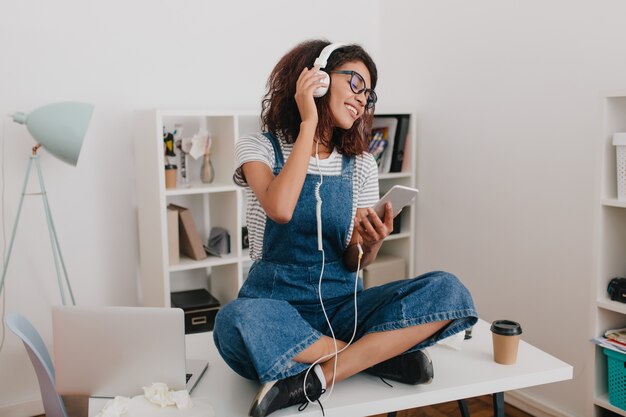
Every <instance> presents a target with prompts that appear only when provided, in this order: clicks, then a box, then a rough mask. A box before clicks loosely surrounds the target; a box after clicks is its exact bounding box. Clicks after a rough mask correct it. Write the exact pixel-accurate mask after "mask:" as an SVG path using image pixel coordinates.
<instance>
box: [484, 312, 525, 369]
mask: <svg viewBox="0 0 626 417" xmlns="http://www.w3.org/2000/svg"><path fill="white" fill-rule="evenodd" d="M521 334H522V326H520V324H519V323H517V322H514V321H511V320H496V321H494V322H493V323H491V335H492V337H493V360H494V361H496V363H499V364H502V365H513V364H514V363H515V362H516V361H517V348H518V346H519V339H520V335H521Z"/></svg>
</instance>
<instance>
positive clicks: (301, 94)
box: [294, 66, 328, 125]
mask: <svg viewBox="0 0 626 417" xmlns="http://www.w3.org/2000/svg"><path fill="white" fill-rule="evenodd" d="M318 72H319V67H318V66H314V67H313V68H311V69H308V68H304V69H303V70H302V72H301V73H300V76H299V77H298V81H296V94H295V96H294V98H295V99H296V104H297V106H298V110H299V111H300V118H301V119H302V122H309V123H312V124H315V125H317V121H318V118H317V106H316V105H315V99H314V97H313V92H314V91H315V90H316V89H317V88H319V87H328V85H327V84H326V83H323V82H322V80H323V79H324V78H325V77H326V76H325V75H324V74H319V73H318Z"/></svg>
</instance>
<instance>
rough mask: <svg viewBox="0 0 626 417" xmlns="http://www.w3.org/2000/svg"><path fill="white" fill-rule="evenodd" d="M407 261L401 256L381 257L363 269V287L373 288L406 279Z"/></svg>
mask: <svg viewBox="0 0 626 417" xmlns="http://www.w3.org/2000/svg"><path fill="white" fill-rule="evenodd" d="M406 278H408V277H407V276H406V261H405V259H404V258H401V257H399V256H391V255H381V254H379V255H378V256H377V257H376V260H375V261H374V262H372V263H371V264H369V265H368V266H366V267H365V268H364V269H363V287H364V288H371V287H376V286H378V285H382V284H386V283H388V282H391V281H398V280H400V279H406Z"/></svg>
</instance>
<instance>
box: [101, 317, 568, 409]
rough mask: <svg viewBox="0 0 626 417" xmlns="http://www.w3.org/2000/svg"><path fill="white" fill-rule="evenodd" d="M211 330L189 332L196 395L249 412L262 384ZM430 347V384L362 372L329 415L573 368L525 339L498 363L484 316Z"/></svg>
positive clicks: (541, 380) (427, 400)
mask: <svg viewBox="0 0 626 417" xmlns="http://www.w3.org/2000/svg"><path fill="white" fill-rule="evenodd" d="M211 336H212V335H211V334H209V333H204V334H198V335H188V336H187V345H188V346H187V353H188V355H187V356H188V357H190V358H208V359H209V361H210V364H209V369H208V370H207V372H206V374H205V375H204V377H203V378H202V380H200V382H199V383H198V386H197V387H196V389H195V390H194V391H193V394H192V397H204V398H206V399H207V400H208V401H209V402H210V403H211V405H212V406H213V408H214V409H215V414H216V416H218V417H245V416H247V415H248V414H247V413H248V408H249V406H250V403H251V402H252V399H253V398H254V396H255V395H256V392H257V390H258V388H259V385H258V383H255V382H252V381H249V380H246V379H244V378H241V377H240V376H238V375H237V374H235V373H234V372H233V371H231V370H230V368H228V366H227V365H226V363H224V361H223V360H222V359H221V357H220V356H219V354H218V352H217V350H216V348H215V346H214V344H213V342H212V339H211ZM428 352H429V353H430V356H431V358H432V360H433V366H434V372H435V377H434V379H433V382H432V383H431V384H428V385H416V386H413V385H405V384H400V383H394V382H393V381H391V383H392V385H393V388H390V387H388V386H387V385H385V384H384V383H383V382H382V381H381V380H380V379H379V378H377V377H374V376H371V375H366V374H358V375H355V376H353V377H351V378H349V379H347V380H345V381H342V382H341V383H339V384H337V386H336V387H335V389H334V391H333V394H332V397H331V399H330V400H329V401H326V402H324V401H322V403H323V405H324V411H325V413H326V417H350V416H353V417H362V416H370V415H373V414H382V413H390V412H394V411H398V410H404V409H407V408H415V407H421V406H425V405H430V404H438V403H443V402H448V401H456V400H459V399H464V398H472V397H477V396H481V395H485V394H495V393H502V392H504V391H509V390H513V389H518V388H525V387H530V386H535V385H542V384H548V383H552V382H558V381H564V380H567V379H571V378H572V372H573V369H572V366H570V365H568V364H567V363H565V362H562V361H561V360H559V359H557V358H555V357H553V356H551V355H549V354H547V353H545V352H543V351H541V350H539V349H537V348H535V347H533V346H531V345H529V344H528V343H525V342H521V343H520V347H519V353H518V358H517V364H515V365H499V364H497V363H495V362H494V361H493V358H492V345H491V333H490V331H489V324H488V323H486V322H484V321H482V320H481V321H479V322H478V324H477V325H476V326H474V330H473V332H472V339H470V340H466V341H465V342H463V349H462V350H460V351H456V350H453V349H451V348H449V347H446V346H439V345H437V346H433V347H431V348H429V349H428ZM499 398H500V399H501V398H502V396H500V397H499ZM105 402H106V401H105V400H96V399H92V400H91V401H90V413H89V415H90V416H93V415H95V414H96V413H97V411H98V410H100V409H101V408H102V407H103V406H104V403H105ZM321 415H322V413H321V411H320V409H319V407H317V406H315V405H313V404H309V406H308V407H307V408H306V410H304V411H302V412H298V410H297V406H294V407H290V408H287V409H283V410H279V411H277V412H275V413H273V414H272V417H287V416H293V417H296V416H297V417H309V416H310V417H320V416H321Z"/></svg>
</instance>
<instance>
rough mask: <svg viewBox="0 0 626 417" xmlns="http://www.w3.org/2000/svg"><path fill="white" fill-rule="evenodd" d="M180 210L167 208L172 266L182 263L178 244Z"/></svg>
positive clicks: (168, 239)
mask: <svg viewBox="0 0 626 417" xmlns="http://www.w3.org/2000/svg"><path fill="white" fill-rule="evenodd" d="M178 233H179V232H178V210H176V209H174V208H172V207H169V206H168V207H167V252H168V257H169V262H170V265H176V264H177V263H178V262H180V246H179V244H178V239H179V237H178Z"/></svg>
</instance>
